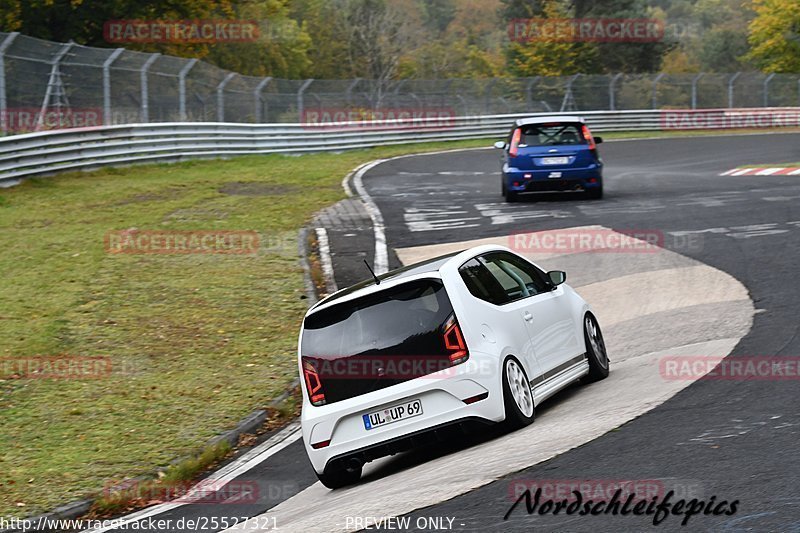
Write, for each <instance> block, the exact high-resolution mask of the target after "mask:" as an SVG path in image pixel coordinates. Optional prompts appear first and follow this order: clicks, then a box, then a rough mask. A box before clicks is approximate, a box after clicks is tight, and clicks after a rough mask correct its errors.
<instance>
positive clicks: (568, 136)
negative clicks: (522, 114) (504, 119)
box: [519, 123, 586, 147]
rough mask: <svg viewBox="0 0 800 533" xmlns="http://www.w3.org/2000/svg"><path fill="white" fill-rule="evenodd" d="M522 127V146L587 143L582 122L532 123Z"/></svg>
mask: <svg viewBox="0 0 800 533" xmlns="http://www.w3.org/2000/svg"><path fill="white" fill-rule="evenodd" d="M520 128H521V129H522V137H521V139H520V143H519V145H520V147H525V146H554V145H565V144H586V140H585V139H584V138H583V135H582V132H581V125H580V124H574V123H567V124H563V123H558V124H530V125H528V126H520Z"/></svg>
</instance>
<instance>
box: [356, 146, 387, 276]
mask: <svg viewBox="0 0 800 533" xmlns="http://www.w3.org/2000/svg"><path fill="white" fill-rule="evenodd" d="M385 161H389V160H388V159H376V160H375V161H370V162H369V163H367V164H366V165H362V166H361V167H359V169H358V170H357V171H356V173H355V174H354V175H353V186H354V187H355V189H356V192H357V193H358V195H359V196H360V197H361V201H363V202H364V208H365V209H366V210H367V214H368V215H369V218H371V219H372V230H373V232H374V233H375V259H374V261H373V263H372V270H374V271H375V274H376V275H378V276H380V275H381V274H385V273H387V272H388V271H389V250H388V249H387V248H386V227H385V226H384V225H383V215H382V214H381V210H380V209H378V205H377V204H376V203H375V201H374V200H373V199H372V197H371V196H370V195H369V193H368V192H367V190H366V189H365V188H364V183H363V181H362V178H363V177H364V174H366V173H367V171H369V170H370V169H372V168H375V167H376V166H378V165H380V164H381V163H383V162H385Z"/></svg>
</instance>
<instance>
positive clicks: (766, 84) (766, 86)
mask: <svg viewBox="0 0 800 533" xmlns="http://www.w3.org/2000/svg"><path fill="white" fill-rule="evenodd" d="M774 77H775V73H774V72H773V73H772V74H770V75H769V76H767V79H765V80H764V107H769V82H771V81H772V78H774Z"/></svg>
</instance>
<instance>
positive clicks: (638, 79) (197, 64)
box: [0, 32, 800, 133]
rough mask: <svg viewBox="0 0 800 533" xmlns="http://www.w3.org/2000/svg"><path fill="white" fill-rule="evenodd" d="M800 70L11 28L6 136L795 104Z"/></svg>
mask: <svg viewBox="0 0 800 533" xmlns="http://www.w3.org/2000/svg"><path fill="white" fill-rule="evenodd" d="M798 103H800V77H798V76H796V75H782V74H768V75H767V74H763V73H733V74H712V73H707V74H703V73H701V74H664V73H660V74H642V75H631V74H613V75H582V74H578V75H575V76H569V77H532V78H491V79H442V80H410V79H409V80H395V81H389V82H386V83H378V82H375V81H372V80H363V79H351V80H315V79H308V80H286V79H277V78H272V77H265V78H256V77H250V76H242V75H239V74H236V73H233V72H228V71H225V70H222V69H219V68H217V67H215V66H213V65H210V64H208V63H204V62H202V61H198V60H196V59H186V58H178V57H172V56H167V55H160V54H149V53H142V52H135V51H132V50H126V49H122V48H117V49H112V48H93V47H87V46H81V45H78V44H74V43H54V42H49V41H43V40H40V39H35V38H31V37H27V36H24V35H20V34H17V33H2V32H0V124H1V128H0V129H2V132H3V133H21V132H26V131H40V130H45V129H58V128H63V127H74V126H96V125H112V124H131V123H152V122H208V121H216V122H237V123H297V122H306V121H308V117H309V116H310V114H311V113H313V112H317V113H318V115H315V116H323V115H324V113H325V112H330V111H337V110H339V111H340V110H364V109H369V110H375V109H396V110H402V109H405V110H447V111H448V112H449V113H450V115H452V116H466V115H491V114H500V113H525V112H550V111H553V112H557V111H584V110H612V111H614V110H628V109H670V108H684V109H687V108H688V109H701V108H724V107H760V106H764V107H767V106H794V105H798Z"/></svg>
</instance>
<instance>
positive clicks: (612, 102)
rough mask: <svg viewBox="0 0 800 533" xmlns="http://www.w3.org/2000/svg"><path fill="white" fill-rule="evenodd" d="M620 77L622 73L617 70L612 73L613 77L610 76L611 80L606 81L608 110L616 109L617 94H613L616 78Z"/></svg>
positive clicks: (615, 89) (615, 88) (615, 87)
mask: <svg viewBox="0 0 800 533" xmlns="http://www.w3.org/2000/svg"><path fill="white" fill-rule="evenodd" d="M621 77H622V73H621V72H618V73H617V74H614V77H612V78H611V81H610V82H608V109H609V110H610V111H616V110H617V95H616V94H615V93H616V91H617V80H618V79H620V78H621Z"/></svg>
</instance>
